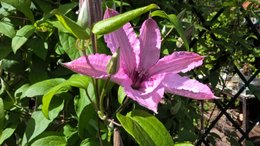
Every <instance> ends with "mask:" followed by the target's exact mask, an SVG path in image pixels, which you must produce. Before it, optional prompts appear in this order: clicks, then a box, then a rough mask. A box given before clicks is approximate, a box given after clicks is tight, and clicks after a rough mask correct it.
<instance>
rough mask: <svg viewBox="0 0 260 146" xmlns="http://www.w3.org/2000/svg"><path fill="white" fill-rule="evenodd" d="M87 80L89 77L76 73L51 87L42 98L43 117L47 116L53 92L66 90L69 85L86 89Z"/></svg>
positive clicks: (58, 92)
mask: <svg viewBox="0 0 260 146" xmlns="http://www.w3.org/2000/svg"><path fill="white" fill-rule="evenodd" d="M89 82H90V78H89V77H86V76H82V75H78V74H77V75H73V76H72V77H71V78H70V79H68V80H67V81H64V82H63V83H61V84H59V85H57V86H55V87H53V88H51V89H50V90H49V91H48V92H47V93H46V94H44V96H43V98H42V112H43V113H44V115H45V117H46V118H49V105H50V102H51V99H52V98H53V96H54V95H55V94H60V93H64V92H67V91H68V90H69V89H70V88H71V86H73V87H77V88H84V89H87V87H88V83H89Z"/></svg>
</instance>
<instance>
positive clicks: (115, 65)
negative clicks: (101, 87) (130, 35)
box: [107, 48, 120, 75]
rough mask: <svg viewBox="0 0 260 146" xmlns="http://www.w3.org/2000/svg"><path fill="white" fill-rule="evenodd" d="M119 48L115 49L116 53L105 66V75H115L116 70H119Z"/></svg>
mask: <svg viewBox="0 0 260 146" xmlns="http://www.w3.org/2000/svg"><path fill="white" fill-rule="evenodd" d="M119 51H120V50H119V48H118V49H117V51H116V52H115V53H114V54H113V55H112V57H111V59H110V61H109V62H108V64H107V73H108V74H111V75H113V74H115V73H116V72H117V71H118V69H119V56H120V55H119V54H120V52H119Z"/></svg>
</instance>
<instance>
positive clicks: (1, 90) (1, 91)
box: [0, 78, 6, 95]
mask: <svg viewBox="0 0 260 146" xmlns="http://www.w3.org/2000/svg"><path fill="white" fill-rule="evenodd" d="M0 81H1V88H0V95H1V94H3V93H4V91H5V90H6V83H5V82H4V80H3V79H2V78H0Z"/></svg>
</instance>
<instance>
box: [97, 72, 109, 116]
mask: <svg viewBox="0 0 260 146" xmlns="http://www.w3.org/2000/svg"><path fill="white" fill-rule="evenodd" d="M110 78H111V76H109V77H108V79H107V80H106V83H105V86H104V87H103V89H102V92H101V95H100V100H99V109H100V112H101V114H103V115H104V111H105V109H104V98H105V93H106V89H107V86H108V83H109V81H110Z"/></svg>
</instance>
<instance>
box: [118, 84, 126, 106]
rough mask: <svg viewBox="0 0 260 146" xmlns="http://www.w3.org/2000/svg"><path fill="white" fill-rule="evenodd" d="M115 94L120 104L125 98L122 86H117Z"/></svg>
mask: <svg viewBox="0 0 260 146" xmlns="http://www.w3.org/2000/svg"><path fill="white" fill-rule="evenodd" d="M117 95H118V102H119V103H120V104H122V103H123V101H124V99H125V97H126V94H125V91H124V88H123V87H122V86H119V88H118V93H117Z"/></svg>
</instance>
